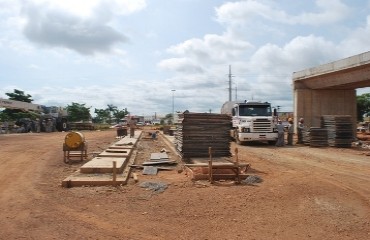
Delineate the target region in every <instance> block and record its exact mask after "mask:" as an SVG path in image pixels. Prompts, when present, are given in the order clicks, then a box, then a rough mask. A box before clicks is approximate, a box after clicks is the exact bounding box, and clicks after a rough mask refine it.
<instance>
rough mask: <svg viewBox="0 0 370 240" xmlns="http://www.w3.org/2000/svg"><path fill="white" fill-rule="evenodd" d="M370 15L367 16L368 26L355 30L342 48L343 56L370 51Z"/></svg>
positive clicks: (342, 43)
mask: <svg viewBox="0 0 370 240" xmlns="http://www.w3.org/2000/svg"><path fill="white" fill-rule="evenodd" d="M369 36H370V15H369V16H367V21H366V24H365V25H364V26H363V27H359V28H357V29H354V30H353V31H352V32H351V33H350V34H349V35H348V37H347V38H346V39H344V40H343V41H342V42H341V44H340V46H341V50H342V52H343V53H342V54H343V55H342V56H343V57H344V56H346V55H347V56H349V55H355V54H359V53H362V52H364V51H369V50H370V38H369Z"/></svg>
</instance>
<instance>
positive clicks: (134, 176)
mask: <svg viewBox="0 0 370 240" xmlns="http://www.w3.org/2000/svg"><path fill="white" fill-rule="evenodd" d="M132 178H133V179H134V181H135V182H138V181H139V178H138V177H137V174H136V173H132Z"/></svg>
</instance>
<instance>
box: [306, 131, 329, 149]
mask: <svg viewBox="0 0 370 240" xmlns="http://www.w3.org/2000/svg"><path fill="white" fill-rule="evenodd" d="M309 145H310V147H327V146H328V130H327V129H325V128H317V127H311V128H310V143H309Z"/></svg>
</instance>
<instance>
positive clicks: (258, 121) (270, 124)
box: [221, 101, 278, 144]
mask: <svg viewBox="0 0 370 240" xmlns="http://www.w3.org/2000/svg"><path fill="white" fill-rule="evenodd" d="M221 113H223V114H229V115H231V117H232V129H231V131H230V135H231V137H232V138H234V139H235V141H236V142H237V143H238V144H242V143H245V142H253V141H267V142H268V143H270V144H275V143H276V141H277V136H278V135H277V130H276V121H275V117H274V116H273V111H272V110H271V104H270V103H268V102H259V101H244V102H236V101H234V102H226V103H225V104H224V105H223V107H222V109H221Z"/></svg>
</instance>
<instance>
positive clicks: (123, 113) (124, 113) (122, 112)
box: [113, 108, 128, 123]
mask: <svg viewBox="0 0 370 240" xmlns="http://www.w3.org/2000/svg"><path fill="white" fill-rule="evenodd" d="M127 115H128V111H127V108H125V109H123V110H117V111H115V112H114V113H113V116H114V118H115V119H116V123H119V121H120V119H123V118H125V117H126V116H127Z"/></svg>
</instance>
